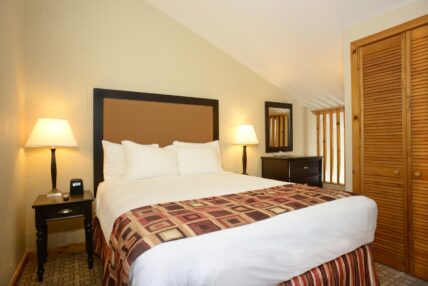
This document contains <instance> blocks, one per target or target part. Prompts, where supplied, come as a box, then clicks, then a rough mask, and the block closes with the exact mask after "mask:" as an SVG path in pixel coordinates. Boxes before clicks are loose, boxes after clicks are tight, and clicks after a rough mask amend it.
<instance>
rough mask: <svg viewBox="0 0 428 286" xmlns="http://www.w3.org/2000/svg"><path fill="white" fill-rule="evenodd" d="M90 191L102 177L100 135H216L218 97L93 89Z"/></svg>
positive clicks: (157, 138)
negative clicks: (92, 170)
mask: <svg viewBox="0 0 428 286" xmlns="http://www.w3.org/2000/svg"><path fill="white" fill-rule="evenodd" d="M93 111H94V112H93V116H94V120H93V124H94V126H93V127H94V142H93V146H94V193H95V195H96V192H97V187H98V184H99V183H100V182H102V181H103V148H102V143H101V141H102V140H103V139H105V140H108V141H111V142H116V143H120V142H121V141H122V140H132V141H135V142H137V143H141V144H152V143H158V144H159V145H160V146H166V145H169V144H171V143H172V142H173V141H174V140H179V141H187V142H200V143H203V142H208V141H213V140H218V139H219V124H218V100H216V99H206V98H196V97H185V96H174V95H164V94H154V93H143V92H133V91H120V90H111V89H99V88H95V89H94V105H93Z"/></svg>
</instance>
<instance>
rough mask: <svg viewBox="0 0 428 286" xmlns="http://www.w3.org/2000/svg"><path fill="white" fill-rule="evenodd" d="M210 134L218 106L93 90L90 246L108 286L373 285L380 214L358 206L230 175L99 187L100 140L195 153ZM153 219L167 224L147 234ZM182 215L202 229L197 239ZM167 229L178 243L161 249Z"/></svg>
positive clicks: (311, 190)
mask: <svg viewBox="0 0 428 286" xmlns="http://www.w3.org/2000/svg"><path fill="white" fill-rule="evenodd" d="M153 110H156V112H154V113H153V112H152V111H153ZM160 118H162V120H160ZM195 119H197V120H195ZM136 122H137V124H136ZM145 122H147V124H144V123H145ZM153 122H156V124H153ZM153 125H155V126H156V128H154V129H153V127H152V126H153ZM123 126H127V128H123ZM218 127H219V126H218V101H217V100H211V99H201V98H191V97H178V96H167V95H156V94H147V93H137V92H125V91H115V90H104V89H95V90H94V178H95V179H94V182H95V186H94V190H96V217H95V218H94V227H95V229H94V244H95V249H96V253H98V254H100V255H101V258H102V261H103V265H104V271H105V277H104V284H105V285H129V284H132V285H281V286H282V285H378V281H377V277H376V273H375V269H374V263H373V257H372V252H371V242H372V241H373V238H374V232H375V229H376V216H377V209H376V205H375V203H374V202H373V201H372V200H370V199H368V198H366V197H363V196H356V195H353V194H350V193H346V192H340V191H332V190H322V189H319V188H315V187H307V186H302V185H294V184H288V183H284V182H280V181H275V180H267V179H262V178H258V177H253V176H245V175H238V174H234V173H230V172H226V171H218V172H212V173H203V174H192V175H186V176H181V175H174V176H167V177H161V178H149V179H144V180H116V181H104V179H103V153H102V152H103V149H102V145H101V140H103V139H107V140H110V141H112V142H120V141H121V140H123V139H129V140H134V141H137V142H141V143H145V144H152V143H159V144H160V145H162V146H166V145H169V144H171V143H172V142H173V141H174V140H176V139H178V140H181V141H187V142H201V143H202V142H208V141H213V140H217V139H218V137H219V132H218ZM142 134H144V136H142ZM196 205H198V207H196ZM201 205H204V207H201ZM208 206H209V207H208ZM172 207H174V208H172ZM245 208H246V209H245ZM249 209H251V210H249ZM255 210H257V211H255ZM284 210H285V211H284ZM155 211H156V214H160V215H161V216H162V217H164V219H163V220H161V221H159V222H156V223H157V224H156V225H157V227H158V226H159V225H160V226H161V227H160V228H159V227H158V228H156V229H152V228H153V225H155V224H154V223H151V222H148V221H147V220H146V218H148V217H150V218H153V215H152V213H151V212H155ZM183 212H185V214H186V217H190V215H192V216H195V215H196V216H197V215H200V216H203V217H204V221H207V222H209V223H210V225H198V228H197V229H196V228H194V227H193V226H194V225H195V223H193V221H189V222H187V220H186V222H183V219H182V217H183ZM214 213H215V214H216V215H215V216H213V215H212V214H214ZM179 214H181V216H180V215H179ZM149 215H150V216H149ZM207 217H209V219H205V218H207ZM244 217H245V218H246V220H242V218H244ZM165 221H168V223H170V224H171V225H169V224H168V225H165ZM200 221H201V219H199V220H198V222H200ZM125 222H126V223H130V222H133V223H134V224H135V225H134V228H131V227H130V228H127V226H128V225H126V224H125ZM143 222H144V223H146V224H145V225H143ZM171 222H173V223H171ZM212 226H214V228H215V229H210V227H212ZM147 229H150V231H152V232H153V233H147V235H146V237H144V235H142V234H143V233H146V232H147ZM171 229H178V230H179V231H178V232H177V233H178V234H179V235H180V236H179V237H171V239H164V236H163V234H164V233H167V232H168V235H171V231H170V230H171ZM165 230H167V231H166V232H165ZM131 232H135V233H133V234H131ZM174 235H176V234H174ZM124 237H125V238H124ZM146 238H147V239H146ZM181 238H183V239H181ZM142 245H145V246H146V247H145V248H144V247H142ZM136 246H138V247H136ZM112 272H115V273H112Z"/></svg>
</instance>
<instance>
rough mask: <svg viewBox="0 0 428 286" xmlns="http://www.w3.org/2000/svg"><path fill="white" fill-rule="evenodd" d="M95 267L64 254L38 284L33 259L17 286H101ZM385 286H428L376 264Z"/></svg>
mask: <svg viewBox="0 0 428 286" xmlns="http://www.w3.org/2000/svg"><path fill="white" fill-rule="evenodd" d="M94 258H95V259H94V267H93V268H92V269H91V270H89V269H88V265H87V263H86V253H85V252H77V253H65V254H58V255H53V256H49V257H48V261H47V262H46V263H45V279H44V281H43V282H41V283H39V282H37V274H36V269H37V264H36V261H35V260H34V259H31V260H29V261H28V263H27V265H26V266H25V269H24V271H23V273H22V276H21V279H20V280H19V283H18V285H73V286H77V285H101V283H102V268H101V263H100V259H99V258H98V257H97V256H95V257H94ZM376 268H377V271H378V276H379V280H380V282H381V285H382V286H389V285H397V286H401V285H403V286H408V285H411V286H428V282H425V281H422V280H419V279H417V278H414V277H412V276H410V275H407V274H405V273H402V272H399V271H397V270H394V269H392V268H389V267H387V266H385V265H381V264H377V265H376Z"/></svg>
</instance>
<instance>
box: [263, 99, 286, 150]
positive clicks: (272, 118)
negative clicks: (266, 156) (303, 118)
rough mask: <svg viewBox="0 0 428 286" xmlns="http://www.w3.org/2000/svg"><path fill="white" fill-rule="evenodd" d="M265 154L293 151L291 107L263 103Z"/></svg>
mask: <svg viewBox="0 0 428 286" xmlns="http://www.w3.org/2000/svg"><path fill="white" fill-rule="evenodd" d="M265 133H266V153H271V152H279V151H283V152H285V151H293V105H292V104H289V103H282V102H270V101H266V102H265Z"/></svg>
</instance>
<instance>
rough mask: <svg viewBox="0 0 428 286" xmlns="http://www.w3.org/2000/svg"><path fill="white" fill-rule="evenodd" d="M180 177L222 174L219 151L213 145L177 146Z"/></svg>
mask: <svg viewBox="0 0 428 286" xmlns="http://www.w3.org/2000/svg"><path fill="white" fill-rule="evenodd" d="M176 150H177V161H178V170H179V172H180V175H191V174H204V173H215V172H221V171H223V169H222V168H221V160H220V156H219V150H218V149H217V148H215V146H214V147H213V146H212V145H205V146H196V147H195V146H191V147H187V146H176Z"/></svg>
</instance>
